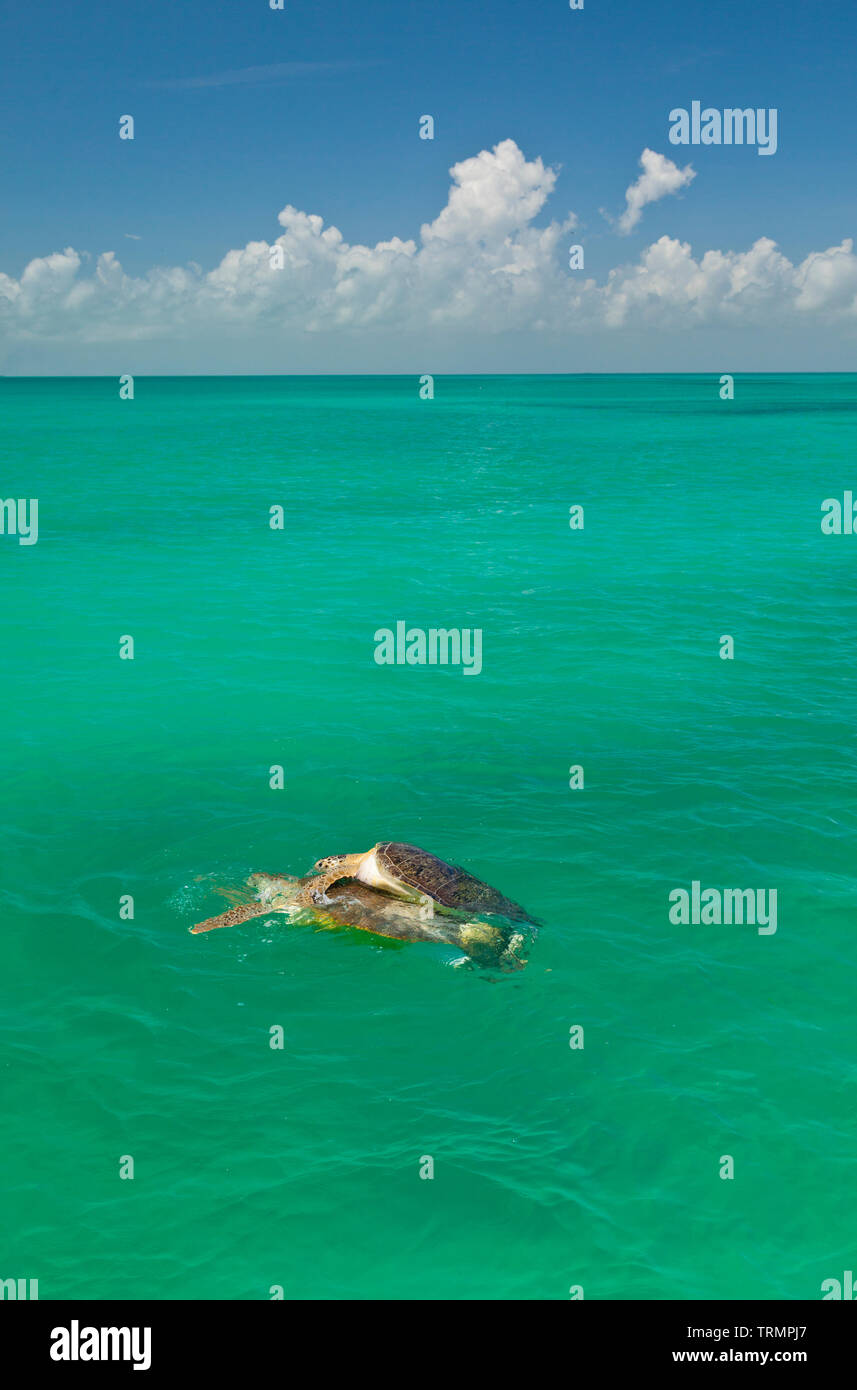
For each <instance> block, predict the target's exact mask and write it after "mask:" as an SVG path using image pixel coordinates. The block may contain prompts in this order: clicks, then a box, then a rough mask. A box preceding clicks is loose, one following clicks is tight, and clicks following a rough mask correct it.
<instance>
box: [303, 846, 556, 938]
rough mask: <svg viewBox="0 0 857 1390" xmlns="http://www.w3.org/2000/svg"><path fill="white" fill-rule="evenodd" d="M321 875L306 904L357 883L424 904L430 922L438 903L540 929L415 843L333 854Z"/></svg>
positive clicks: (310, 883)
mask: <svg viewBox="0 0 857 1390" xmlns="http://www.w3.org/2000/svg"><path fill="white" fill-rule="evenodd" d="M314 867H315V870H316V874H317V877H315V878H308V879H305V880H304V887H303V888H302V889H301V894H302V901H303V902H304V903H305V904H307V905H308V906H309V905H311V904H312V903H318V902H324V900H325V894H326V893H327V890H328V889H329V888H330V887H332V885H333V884H334V883H339V882H340V881H341V880H342V879H349V880H350V879H356V880H357V881H358V882H360V883H365V884H366V885H367V887H369V888H378V889H380V890H381V891H382V892H384V893H391V894H392V895H393V897H396V898H404V899H406V900H407V901H409V902H417V903H419V904H420V905H421V907H422V909H423V912H424V913H425V916H426V917H427V918H431V917H432V916H433V915H434V909H435V905H437V907H438V908H439V910H440V911H441V912H467V913H470V912H477V913H489V914H494V915H497V916H500V917H506V918H508V919H509V920H510V921H512V922H528V923H529V924H530V925H531V926H536V925H537V924H536V923H535V922H534V920H533V918H532V917H531V916H530V914H529V913H528V912H526V911H525V909H524V908H522V907H520V906H519V905H518V904H517V903H513V902H512V901H511V899H510V898H506V897H504V896H503V894H502V893H498V892H497V889H496V888H492V887H491V885H490V884H488V883H483V882H482V881H481V879H478V878H474V877H473V875H472V874H469V873H467V871H466V869H458V868H456V867H455V866H454V865H452V864H446V863H444V861H443V860H442V859H438V858H437V856H436V855H434V854H429V853H428V852H427V851H426V850H424V849H418V847H417V846H416V845H406V844H402V843H400V842H399V841H396V840H384V841H382V842H381V843H380V844H377V845H373V846H372V848H371V849H370V850H366V851H365V853H363V854H332V855H328V856H327V858H325V859H319V860H318V861H317V863H316V864H315V866H314Z"/></svg>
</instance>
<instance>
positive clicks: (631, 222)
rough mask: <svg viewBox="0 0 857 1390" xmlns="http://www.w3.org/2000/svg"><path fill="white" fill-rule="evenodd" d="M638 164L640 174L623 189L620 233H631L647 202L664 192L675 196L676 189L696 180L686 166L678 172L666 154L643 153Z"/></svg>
mask: <svg viewBox="0 0 857 1390" xmlns="http://www.w3.org/2000/svg"><path fill="white" fill-rule="evenodd" d="M640 165H641V167H642V170H643V172H642V174H641V175H640V177H639V178H638V179H637V182H636V183H632V184H631V185H630V187H629V188H627V189H626V190H625V211H624V212H623V213H622V216H621V217H620V218H619V230H620V232H626V233H627V232H631V231H633V230H634V228H635V227H636V225H637V223H638V222H639V220H640V218H641V217H642V215H643V208H644V207H646V206H647V204H648V203H656V202H657V201H658V199H659V198H665V197H666V196H667V194H668V193H678V191H679V189H680V188H686V187H687V185H688V184H689V183H691V182H692V180H693V179H695V178H696V172H695V170H694V169H693V168H692V167H691V165H690V164H686V165H685V167H684V168H683V169H679V167H678V165H677V164H673V162H672V160H671V159H667V157H666V155H664V154H657V153H656V152H655V151H654V150H648V149H646V150H643V153H642V154H641V155H640Z"/></svg>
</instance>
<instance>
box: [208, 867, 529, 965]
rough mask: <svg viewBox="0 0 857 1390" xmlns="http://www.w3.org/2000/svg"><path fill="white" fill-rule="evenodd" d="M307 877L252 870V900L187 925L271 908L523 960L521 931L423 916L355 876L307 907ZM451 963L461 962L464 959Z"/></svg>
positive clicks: (213, 926) (510, 961) (507, 960)
mask: <svg viewBox="0 0 857 1390" xmlns="http://www.w3.org/2000/svg"><path fill="white" fill-rule="evenodd" d="M311 881H312V882H315V881H316V880H314V879H313V880H310V879H300V878H289V877H286V876H282V875H278V876H274V875H270V874H252V875H251V877H250V878H249V879H248V886H249V887H250V888H252V889H253V890H254V892H255V893H256V897H255V899H254V900H253V902H249V903H244V904H242V905H240V906H238V907H233V908H230V910H229V911H228V912H222V913H221V914H220V916H219V917H209V918H208V920H207V921H205V922H198V923H197V924H196V926H193V927H191V928H190V930H191V932H193V933H194V934H197V933H199V932H209V931H216V930H217V929H218V928H219V927H234V926H236V925H237V924H238V923H239V922H247V921H250V920H251V918H254V917H264V916H267V915H268V914H269V913H271V912H284V913H288V914H289V915H290V916H292V917H296V916H298V917H299V916H301V915H303V914H306V915H307V918H308V920H311V921H316V922H318V923H319V924H320V925H321V926H346V927H357V928H359V930H361V931H369V932H374V933H375V934H376V935H378V936H389V937H396V938H398V939H399V940H400V941H445V942H448V943H449V944H450V945H453V946H456V947H458V948H459V949H461V950H462V951H464V952H465V953H466V957H467V958H469V959H470V960H473V961H475V962H477V963H478V964H480V965H488V966H495V967H497V968H498V969H500V970H521V969H522V968H523V967H524V965H526V960H525V959H524V958H523V957H522V956H521V954H520V951H521V948H522V947H523V945H524V937H523V935H522V933H521V932H515V931H510V930H509V929H505V930H504V929H503V928H501V927H498V926H494V925H492V924H490V923H488V922H468V921H460V920H458V919H457V918H454V917H451V916H446V915H444V916H443V917H440V916H438V917H437V918H434V919H428V918H426V916H425V914H424V913H423V911H422V909H421V907H420V906H418V905H417V904H415V903H413V902H408V901H404V900H402V899H401V898H394V897H391V896H390V895H389V894H387V893H379V892H377V891H376V890H375V889H374V888H369V887H367V886H366V885H365V884H364V883H361V882H360V881H359V880H358V879H349V880H346V881H337V882H336V883H335V884H332V885H331V892H330V895H329V896H328V897H327V899H326V900H325V902H324V904H320V903H315V902H313V903H312V904H311V906H310V907H309V911H308V909H307V904H306V902H305V889H306V886H307V884H308V883H309V882H311ZM456 963H457V964H465V963H466V961H461V962H456Z"/></svg>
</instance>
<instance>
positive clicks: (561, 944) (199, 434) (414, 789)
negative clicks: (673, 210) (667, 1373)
mask: <svg viewBox="0 0 857 1390" xmlns="http://www.w3.org/2000/svg"><path fill="white" fill-rule="evenodd" d="M0 443H2V460H3V462H2V488H0V492H2V496H3V497H4V498H18V497H22V498H31V497H32V498H38V499H39V537H38V543H37V544H35V545H30V546H23V545H19V544H18V541H17V540H16V538H15V537H14V536H9V535H6V536H2V537H0V565H2V595H3V598H2V620H0V642H2V655H3V681H2V708H3V726H2V727H3V764H4V777H3V784H4V797H3V812H2V820H3V824H2V834H0V855H2V872H0V981H2V983H0V1032H2V1060H0V1077H2V1091H3V1102H2V1104H3V1127H2V1157H0V1231H2V1242H0V1253H2V1268H0V1278H9V1277H14V1278H31V1279H38V1280H39V1295H40V1297H41V1298H42V1299H50V1298H93V1299H107V1298H120V1299H123V1298H138V1297H154V1298H169V1299H190V1298H204V1299H268V1298H270V1297H272V1296H276V1294H277V1291H278V1290H282V1293H283V1295H284V1297H285V1298H287V1299H305V1298H323V1299H353V1298H360V1299H376V1298H395V1299H465V1300H466V1299H568V1298H569V1296H570V1290H572V1289H573V1288H575V1289H582V1290H583V1293H584V1296H585V1298H586V1299H606V1298H619V1299H622V1298H628V1299H630V1298H644V1299H669V1298H692V1299H698V1298H715V1299H737V1298H762V1299H792V1298H818V1297H821V1284H822V1282H823V1281H824V1280H826V1279H829V1278H839V1279H841V1278H842V1275H843V1271H844V1270H846V1269H854V1268H857V1265H855V1260H857V1203H855V1201H854V1170H855V1159H857V1134H855V1115H857V1035H856V1034H855V998H857V990H855V957H857V915H855V888H857V859H855V853H854V834H855V819H857V797H855V792H857V760H855V742H857V686H855V674H857V663H855V641H857V580H855V575H857V536H851V535H826V534H823V532H822V530H821V518H822V512H821V504H822V502H823V501H824V500H825V499H826V498H830V497H839V498H840V499H841V498H842V496H843V493H844V491H845V490H846V489H851V488H853V489H854V491H855V494H857V486H855V484H857V469H855V462H854V460H855V456H857V455H855V448H857V377H855V376H845V375H843V376H829V375H808V376H764V375H756V376H738V377H736V380H735V399H734V400H732V401H723V400H721V399H720V386H719V378H718V376H717V375H710V376H694V375H685V376H668V377H667V376H617V377H609V376H591V377H587V376H570V377H566V376H557V377H550V376H542V377H514V376H503V377H476V376H474V377H456V378H446V377H438V378H436V380H435V398H434V399H433V400H421V399H420V396H419V382H418V380H417V379H416V378H414V377H404V376H402V377H387V378H380V377H375V378H368V377H367V378H346V377H329V378H208V379H206V378H196V379H194V378H169V379H167V378H143V377H140V378H138V379H137V381H136V383H135V398H134V400H133V401H131V400H120V399H119V382H118V379H113V378H111V379H38V380H33V379H3V380H1V381H0ZM574 505H580V506H583V508H584V518H585V520H584V527H583V529H582V530H574V529H572V528H571V527H570V524H569V518H570V508H571V507H572V506H574ZM277 506H280V507H282V508H283V518H284V524H283V526H282V528H281V529H272V528H271V526H270V524H269V519H270V515H271V511H270V509H271V508H272V507H277ZM398 621H404V622H406V623H407V624H408V626H409V627H410V628H420V629H423V630H425V631H428V630H429V629H432V628H447V629H448V628H457V629H465V628H468V629H479V630H481V632H482V643H483V656H482V670H481V673H480V674H479V675H465V674H464V671H463V670H462V668H461V667H455V666H448V667H441V666H428V665H426V666H415V665H407V664H406V665H392V666H384V665H378V664H377V663H376V661H375V659H374V654H375V647H376V642H375V640H374V635H375V633H376V631H377V630H380V629H382V628H395V624H396V622H398ZM725 635H729V636H731V637H732V638H733V639H734V659H733V660H728V659H722V658H721V655H720V652H721V638H722V637H724V636H725ZM129 636H130V637H133V641H134V659H133V660H122V659H120V656H119V652H120V638H123V637H129ZM276 766H280V767H282V768H283V786H282V788H272V786H271V785H270V781H271V774H270V769H271V768H272V767H276ZM572 766H580V767H582V768H583V769H584V774H583V775H584V785H583V788H582V789H572V788H571V787H570V785H569V783H570V780H572V779H571V778H570V774H569V769H570V768H571V767H572ZM384 839H401V840H407V841H412V842H414V843H416V844H418V845H421V846H423V847H424V848H426V849H429V850H431V851H433V852H434V853H435V854H437V855H440V856H441V857H443V858H445V859H448V860H451V861H453V862H455V863H459V864H462V865H464V866H465V867H466V868H468V869H470V870H471V872H473V873H476V874H478V875H479V876H480V877H481V878H484V879H486V880H487V881H489V882H490V883H492V884H494V885H495V886H496V887H498V888H499V889H501V890H502V891H503V892H504V893H506V894H507V895H508V896H510V897H512V898H514V899H516V900H518V901H520V902H522V903H524V904H525V905H526V907H527V908H529V909H530V910H531V911H532V912H533V913H534V914H535V915H536V916H537V917H538V918H539V919H540V920H541V922H542V923H543V927H542V931H541V933H540V936H539V938H538V940H537V942H536V943H535V945H534V947H533V948H532V950H531V951H530V952H529V964H528V965H527V967H526V969H525V970H523V971H520V972H518V973H512V974H502V973H500V972H497V971H491V970H487V969H476V970H466V969H453V968H452V964H451V962H452V960H453V959H454V958H455V957H456V956H457V955H458V954H460V953H458V952H456V951H454V950H453V949H452V948H450V947H448V946H445V945H436V944H428V943H426V944H405V943H401V942H395V941H392V942H391V941H389V940H385V939H382V938H378V937H374V936H371V935H368V934H366V933H361V932H357V931H348V930H342V931H317V930H313V929H312V928H311V927H308V926H306V925H304V926H290V925H289V923H288V921H287V920H286V919H285V918H282V917H280V918H271V919H268V920H267V921H266V920H265V919H262V920H260V921H256V922H248V923H246V924H244V925H241V926H238V927H236V928H234V929H232V930H230V931H221V932H214V933H212V934H211V935H206V936H191V935H190V934H189V932H188V928H189V927H190V926H191V925H192V923H194V922H195V921H198V920H199V919H201V918H203V917H207V916H210V915H212V914H213V913H216V912H220V911H223V910H225V909H226V908H227V907H228V906H229V903H228V902H227V901H226V900H225V898H224V897H223V896H222V894H221V892H220V891H219V889H220V888H222V887H223V886H229V885H232V886H237V885H240V884H241V883H242V882H243V880H244V879H245V878H246V876H247V874H248V873H250V872H251V871H253V870H265V871H268V872H284V873H298V874H299V873H304V872H306V871H307V870H308V869H309V867H310V866H311V865H312V863H313V862H314V861H315V860H316V859H317V858H319V857H320V856H322V855H326V854H332V853H339V852H353V851H357V850H364V849H367V848H369V846H370V845H372V844H373V843H374V842H375V841H377V840H384ZM694 881H698V882H699V883H701V885H702V888H703V889H706V888H709V887H713V888H719V889H727V888H740V889H745V888H753V889H760V890H765V891H766V893H770V891H771V890H776V891H777V903H778V909H777V930H776V932H775V933H770V934H767V935H764V934H760V933H759V932H758V930H757V928H756V927H755V926H752V925H747V924H744V925H737V924H733V925H726V924H721V925H716V924H707V925H705V924H696V925H694V924H692V923H690V924H680V923H679V924H677V923H673V922H671V921H670V915H669V914H670V894H671V892H672V891H673V890H674V889H677V888H685V889H687V890H688V891H690V889H691V884H692V883H693V882H694ZM127 895H130V896H131V897H133V911H134V915H133V919H130V918H128V917H122V916H120V900H121V899H122V898H123V897H125V896H127ZM126 910H127V909H126ZM278 1026H279V1027H281V1028H282V1030H283V1046H282V1048H280V1049H278V1048H273V1047H272V1046H271V1039H272V1034H271V1030H272V1029H275V1028H276V1027H278ZM575 1028H578V1029H583V1035H582V1036H583V1044H584V1045H583V1046H582V1047H579V1046H577V1047H572V1046H570V1041H574V1040H575V1039H579V1038H580V1035H579V1034H578V1033H574V1034H572V1033H571V1031H570V1030H572V1029H575ZM727 1156H729V1157H731V1159H732V1161H733V1164H734V1176H733V1177H731V1178H730V1177H726V1178H724V1177H721V1172H722V1171H728V1169H729V1164H728V1162H727ZM129 1159H132V1160H133V1178H129V1177H126V1178H122V1177H121V1176H120V1172H121V1171H123V1169H124V1171H126V1172H127V1171H129V1169H130V1165H129V1163H128V1160H129ZM428 1159H431V1160H432V1161H433V1173H434V1175H433V1177H431V1178H428V1177H421V1175H420V1174H421V1172H427V1171H428V1170H429V1169H430V1168H431V1166H432V1165H431V1164H429V1163H428V1162H427V1160H428ZM272 1290H273V1295H272Z"/></svg>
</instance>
